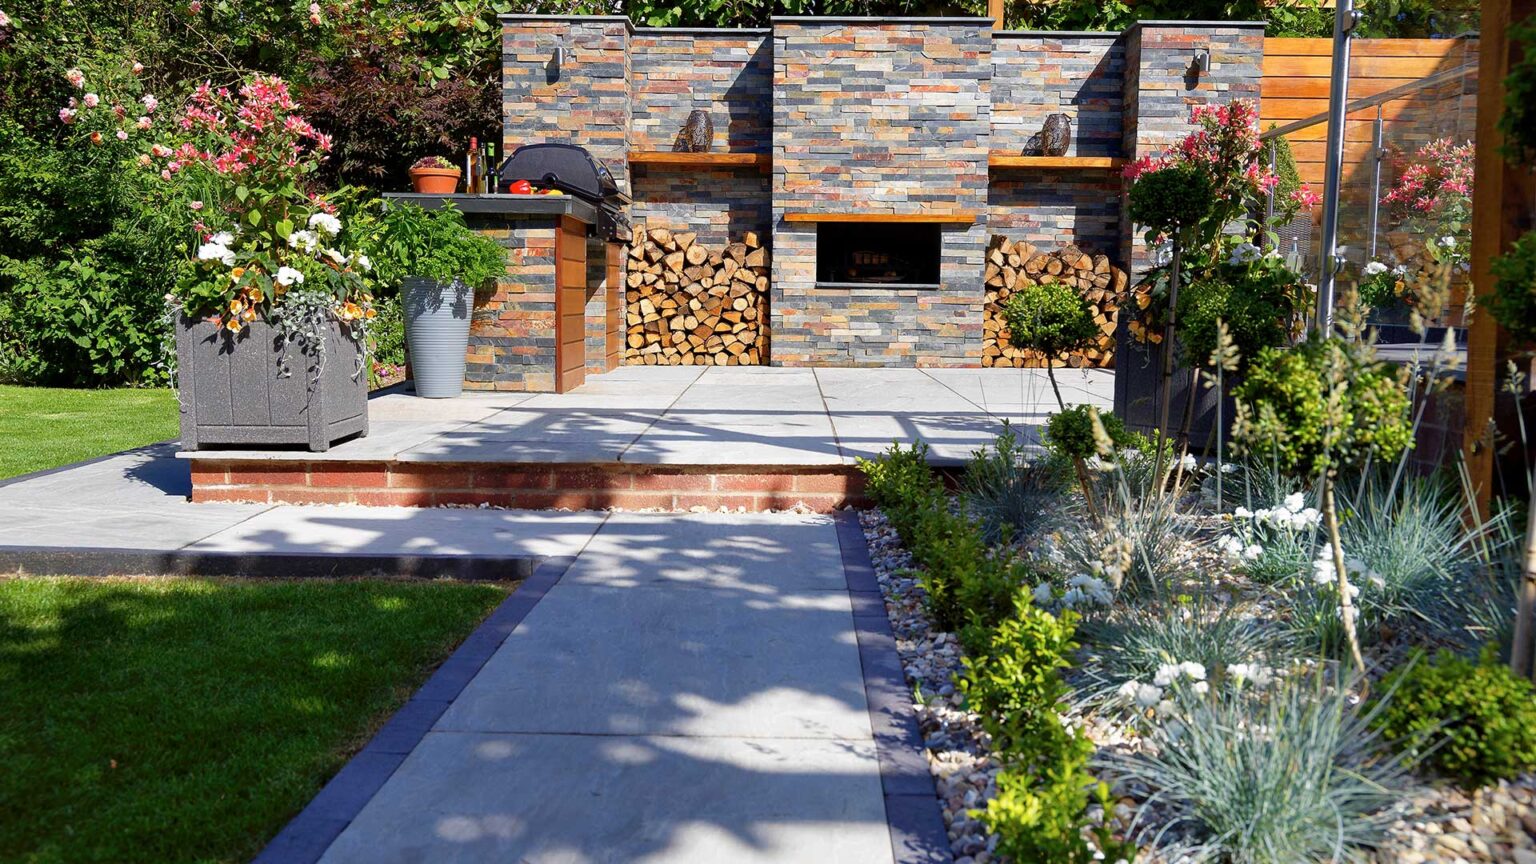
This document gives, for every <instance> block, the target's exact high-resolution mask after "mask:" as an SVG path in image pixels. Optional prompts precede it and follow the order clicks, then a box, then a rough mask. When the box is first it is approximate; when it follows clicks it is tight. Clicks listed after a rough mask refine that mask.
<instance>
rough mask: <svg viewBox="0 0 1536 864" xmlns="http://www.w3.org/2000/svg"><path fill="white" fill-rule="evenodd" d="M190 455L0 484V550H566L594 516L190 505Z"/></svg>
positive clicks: (166, 449) (166, 452)
mask: <svg viewBox="0 0 1536 864" xmlns="http://www.w3.org/2000/svg"><path fill="white" fill-rule="evenodd" d="M190 492H191V481H190V475H189V474H188V467H187V463H186V462H185V461H182V460H178V459H177V458H175V447H174V445H170V444H159V445H154V446H152V447H145V448H141V449H139V450H133V451H129V452H127V453H121V454H118V455H116V456H110V457H107V458H105V459H100V460H97V461H94V462H87V463H84V464H81V465H75V466H70V467H67V468H64V469H61V470H58V471H54V472H51V473H48V474H44V475H42V476H39V477H32V478H20V479H18V480H16V481H13V482H8V483H4V484H0V550H3V549H5V548H7V547H10V548H38V547H51V548H59V549H72V550H87V549H119V550H142V551H156V552H185V553H209V554H212V553H223V554H245V555H259V554H278V555H348V556H380V557H384V556H397V557H398V556H476V555H480V556H497V557H502V558H506V557H514V556H522V557H527V558H530V559H536V558H545V557H549V556H554V555H565V554H570V553H572V552H574V551H575V550H576V549H579V548H581V546H582V545H583V544H584V543H586V541H587V539H588V538H589V537H591V536H592V533H593V532H594V531H596V530H597V526H598V525H599V524H601V522H602V514H600V513H543V512H531V511H520V510H468V509H463V510H461V509H430V508H410V507H303V506H293V505H269V504H191V503H188V501H187V495H188V494H189V493H190Z"/></svg>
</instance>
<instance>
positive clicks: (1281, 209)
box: [1260, 13, 1332, 222]
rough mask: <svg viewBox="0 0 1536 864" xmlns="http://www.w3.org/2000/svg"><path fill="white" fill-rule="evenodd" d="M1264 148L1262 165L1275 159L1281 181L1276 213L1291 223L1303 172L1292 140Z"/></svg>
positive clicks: (1297, 209)
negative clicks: (1293, 195)
mask: <svg viewBox="0 0 1536 864" xmlns="http://www.w3.org/2000/svg"><path fill="white" fill-rule="evenodd" d="M1330 17H1331V13H1330ZM1330 26H1332V25H1330ZM1269 128H1271V129H1274V128H1275V124H1273V123H1271V124H1269ZM1263 148H1264V154H1263V156H1262V157H1261V160H1260V161H1261V163H1262V164H1264V165H1268V164H1270V160H1271V159H1273V160H1274V166H1275V176H1276V177H1277V178H1279V180H1280V182H1279V183H1277V184H1276V185H1275V193H1274V198H1275V213H1276V215H1278V216H1279V217H1280V219H1281V221H1283V222H1289V221H1291V220H1292V219H1295V218H1296V214H1297V213H1299V212H1300V211H1301V208H1300V206H1299V205H1297V203H1296V202H1295V201H1294V200H1292V198H1291V195H1292V194H1293V193H1295V192H1296V190H1298V189H1300V188H1301V185H1302V184H1301V172H1300V171H1299V170H1297V168H1296V154H1295V153H1293V152H1291V141H1290V139H1289V138H1286V137H1284V136H1277V137H1275V138H1270V139H1269V140H1267V141H1265V142H1264V144H1263Z"/></svg>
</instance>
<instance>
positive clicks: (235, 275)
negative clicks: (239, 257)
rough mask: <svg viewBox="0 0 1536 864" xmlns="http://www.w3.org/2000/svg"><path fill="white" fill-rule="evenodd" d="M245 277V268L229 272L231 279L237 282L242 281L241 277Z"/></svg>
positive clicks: (237, 268)
mask: <svg viewBox="0 0 1536 864" xmlns="http://www.w3.org/2000/svg"><path fill="white" fill-rule="evenodd" d="M244 275H245V268H244V267H236V268H235V269H233V270H231V271H229V278H231V279H233V280H235V281H236V282H239V281H240V277H241V276H244Z"/></svg>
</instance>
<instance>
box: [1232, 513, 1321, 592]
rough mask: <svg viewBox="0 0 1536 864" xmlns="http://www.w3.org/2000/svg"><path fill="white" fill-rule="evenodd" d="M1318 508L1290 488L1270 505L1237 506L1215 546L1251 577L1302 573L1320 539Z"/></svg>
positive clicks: (1270, 579)
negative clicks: (1228, 524)
mask: <svg viewBox="0 0 1536 864" xmlns="http://www.w3.org/2000/svg"><path fill="white" fill-rule="evenodd" d="M1322 518H1323V516H1322V512H1321V511H1319V510H1318V509H1317V508H1316V507H1313V506H1311V505H1310V504H1309V503H1308V502H1307V498H1306V495H1305V494H1304V493H1301V492H1292V493H1290V494H1288V495H1286V496H1285V498H1284V499H1283V500H1282V501H1281V502H1280V503H1278V504H1276V505H1274V506H1273V507H1260V508H1257V509H1254V510H1250V509H1248V508H1247V507H1243V506H1239V507H1236V508H1235V509H1233V511H1232V514H1231V523H1230V528H1231V532H1230V533H1228V534H1225V535H1223V536H1222V537H1221V538H1220V539H1219V540H1217V541H1216V546H1217V548H1218V549H1219V550H1221V552H1222V553H1223V554H1225V555H1226V556H1227V558H1228V559H1229V560H1230V561H1231V562H1232V563H1233V564H1234V565H1236V567H1237V568H1238V569H1239V570H1240V571H1241V572H1243V573H1245V574H1246V575H1248V576H1249V577H1250V578H1252V579H1254V580H1255V581H1258V582H1262V583H1265V584H1277V583H1282V584H1283V583H1287V582H1290V581H1293V580H1295V579H1296V578H1299V577H1300V576H1302V575H1303V574H1304V573H1305V572H1306V569H1307V562H1308V561H1310V560H1311V558H1312V554H1313V550H1315V549H1316V547H1317V545H1318V543H1320V542H1321V540H1320V534H1319V531H1318V529H1319V526H1321V525H1322Z"/></svg>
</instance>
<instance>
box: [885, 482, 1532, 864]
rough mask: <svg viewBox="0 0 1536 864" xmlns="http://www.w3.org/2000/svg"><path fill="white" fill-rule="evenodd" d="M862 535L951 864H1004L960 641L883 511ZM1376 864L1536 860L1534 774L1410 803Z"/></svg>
mask: <svg viewBox="0 0 1536 864" xmlns="http://www.w3.org/2000/svg"><path fill="white" fill-rule="evenodd" d="M860 521H861V523H862V525H863V528H864V537H865V540H866V542H867V543H868V545H869V551H870V557H871V559H872V561H873V563H874V568H875V574H876V576H877V577H878V579H879V583H880V590H881V593H882V594H883V596H884V598H885V609H886V614H887V616H888V617H889V618H890V621H891V629H892V630H893V631H894V632H895V634H896V648H897V651H898V653H899V654H900V655H901V663H902V667H903V669H904V670H905V672H906V677H907V684H908V685H909V686H911V687H912V688H913V691H914V693H916V694H918V695H917V698H916V700H915V701H914V703H913V706H912V707H913V710H914V712H915V713H916V715H917V719H918V725H919V728H920V730H921V732H922V735H923V741H924V743H925V744H926V745H927V756H928V766H929V769H930V771H931V772H932V773H933V777H934V786H935V788H936V790H937V792H938V798H939V802H940V804H941V807H942V810H943V815H944V825H945V827H946V829H947V833H948V839H949V841H950V849H951V852H952V853H953V855H954V861H955V864H1001V861H1000V859H999V858H998V857H997V854H996V849H997V842H998V837H997V836H996V835H993V834H990V833H989V832H988V831H987V828H986V823H985V822H983V821H982V820H981V819H973V818H971V815H970V814H971V812H972V811H973V810H985V809H986V804H987V801H989V800H990V799H991V798H992V797H993V796H995V795H996V794H997V781H996V778H997V773H998V767H997V766H996V765H995V764H993V762H992V760H991V758H990V752H989V749H988V744H989V743H990V742H989V738H988V736H987V735H986V733H985V732H984V731H983V730H982V729H981V726H980V723H979V722H978V718H977V717H976V715H974V714H971V713H969V712H967V711H966V710H965V706H964V696H963V695H962V694H960V693H959V692H958V691H957V690H956V689H955V683H954V682H955V676H956V675H957V674H958V673H959V672H960V670H961V668H962V664H961V661H960V657H961V652H960V645H959V642H958V640H957V639H956V638H955V636H954V635H953V634H950V633H942V632H939V631H936V630H934V629H933V628H932V627H931V625H930V622H929V620H928V616H927V613H926V612H925V611H924V609H923V596H924V594H923V588H922V585H921V584H919V582H918V580H917V579H916V574H915V573H914V572H913V571H912V569H911V568H912V566H913V562H912V556H911V554H910V553H908V552H907V551H906V549H905V548H903V547H902V545H901V541H900V539H899V538H898V537H897V536H896V532H895V530H894V529H892V528H891V527H890V525H889V523H888V522H887V521H886V519H885V517H884V515H883V514H881V513H880V512H879V511H878V510H867V511H864V512H862V513H861V514H860ZM1072 719H1073V720H1075V721H1077V722H1079V723H1081V724H1082V728H1083V730H1084V731H1085V733H1086V734H1087V735H1088V737H1089V738H1090V739H1092V740H1093V741H1094V743H1095V744H1096V745H1097V746H1098V748H1099V753H1100V755H1101V756H1105V755H1109V754H1112V753H1132V752H1136V751H1137V750H1139V749H1141V748H1143V747H1145V746H1146V744H1145V742H1143V741H1142V740H1140V738H1139V737H1138V736H1136V735H1135V734H1134V732H1131V731H1129V730H1128V729H1127V728H1126V727H1124V726H1123V725H1122V724H1120V723H1117V722H1114V721H1113V720H1111V719H1109V718H1105V717H1101V716H1098V715H1092V716H1086V717H1083V716H1077V717H1073V718H1072ZM1108 779H1110V780H1111V782H1112V787H1111V788H1112V790H1113V794H1114V795H1115V797H1116V803H1115V806H1114V818H1115V821H1116V822H1117V823H1118V824H1120V825H1121V826H1128V825H1130V824H1131V821H1132V820H1135V822H1136V825H1137V828H1138V831H1139V832H1141V834H1142V836H1153V835H1156V834H1157V833H1158V831H1159V830H1161V829H1164V828H1170V830H1168V831H1167V832H1166V833H1165V834H1164V835H1163V838H1164V841H1165V845H1173V844H1177V843H1178V842H1180V841H1181V840H1185V839H1189V838H1188V835H1187V834H1186V833H1184V832H1185V830H1186V829H1187V826H1180V825H1173V826H1170V825H1169V823H1170V822H1171V821H1172V820H1173V814H1172V813H1171V812H1168V811H1166V810H1163V809H1161V808H1159V807H1158V806H1157V805H1156V804H1155V803H1148V799H1149V798H1151V797H1152V790H1150V789H1148V788H1146V787H1144V786H1142V785H1141V784H1138V783H1132V782H1127V781H1124V780H1121V779H1116V778H1108ZM1136 860H1137V862H1138V864H1175V862H1180V861H1182V860H1184V859H1181V858H1180V857H1179V856H1177V855H1171V856H1169V857H1164V856H1162V855H1160V854H1158V850H1156V849H1152V850H1145V849H1144V850H1142V852H1141V854H1139V855H1138V856H1137V858H1136ZM1368 860H1372V861H1375V862H1378V864H1454V862H1465V864H1494V862H1499V864H1504V862H1511V861H1512V862H1514V864H1536V774H1531V775H1523V776H1521V777H1518V778H1515V779H1514V780H1511V781H1503V782H1500V783H1498V784H1497V785H1493V786H1489V787H1487V788H1484V789H1480V790H1475V791H1474V792H1473V793H1471V794H1468V793H1465V792H1462V791H1461V790H1458V789H1456V788H1454V787H1451V786H1433V787H1430V788H1427V789H1425V790H1423V791H1422V792H1421V793H1420V794H1417V795H1415V796H1414V797H1413V798H1412V799H1411V800H1410V801H1407V802H1405V805H1404V806H1403V812H1402V815H1401V816H1400V818H1399V819H1398V820H1397V821H1396V823H1395V824H1394V825H1393V826H1392V828H1391V829H1390V832H1389V836H1388V838H1387V841H1386V842H1385V843H1384V844H1383V845H1382V847H1381V848H1379V849H1377V850H1375V852H1374V854H1373V856H1372V857H1371V858H1370V859H1368Z"/></svg>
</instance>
